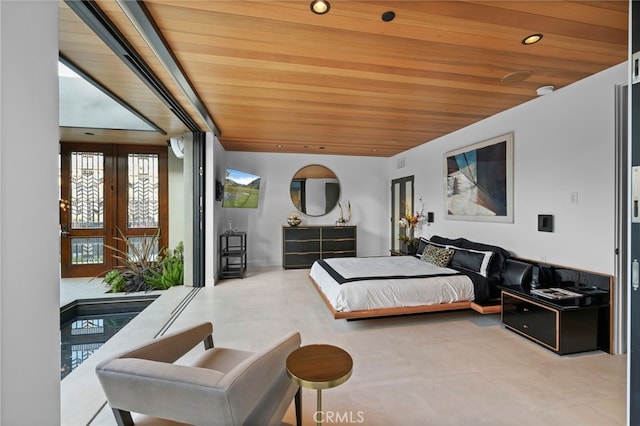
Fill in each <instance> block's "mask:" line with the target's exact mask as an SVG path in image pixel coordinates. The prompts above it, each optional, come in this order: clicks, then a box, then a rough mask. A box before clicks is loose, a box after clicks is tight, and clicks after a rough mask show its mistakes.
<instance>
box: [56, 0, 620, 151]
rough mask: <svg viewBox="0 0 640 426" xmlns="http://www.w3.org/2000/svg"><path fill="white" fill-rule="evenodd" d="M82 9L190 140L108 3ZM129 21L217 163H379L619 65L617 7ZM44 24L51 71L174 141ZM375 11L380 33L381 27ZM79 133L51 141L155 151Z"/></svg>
mask: <svg viewBox="0 0 640 426" xmlns="http://www.w3.org/2000/svg"><path fill="white" fill-rule="evenodd" d="M96 4H97V5H98V6H99V7H100V8H101V9H102V10H103V11H104V12H105V14H106V15H107V16H108V17H109V19H111V20H112V21H113V22H114V23H115V25H116V26H117V27H118V29H119V30H120V31H121V32H122V33H123V34H124V35H125V37H126V38H127V39H128V40H129V42H130V43H131V44H132V45H133V46H134V47H135V48H136V50H137V51H138V53H139V54H140V55H141V57H143V58H144V60H145V61H147V62H148V63H149V64H150V66H151V68H152V69H153V70H154V72H155V73H156V74H157V75H158V77H159V79H160V80H161V81H162V82H163V83H164V84H165V85H166V86H167V87H168V88H169V89H170V91H171V92H172V94H173V95H174V96H175V97H176V98H177V99H178V100H179V102H180V104H181V105H183V107H184V108H185V109H186V110H187V111H188V112H189V113H190V114H191V116H192V118H193V119H194V120H195V121H196V122H197V123H198V125H199V126H201V129H202V130H206V126H205V124H204V121H203V120H202V119H201V118H200V117H199V116H198V115H197V112H196V110H195V109H194V107H193V106H192V105H190V104H189V102H188V101H187V98H186V97H185V96H184V95H183V94H182V93H181V92H180V89H179V88H178V87H177V86H176V84H175V83H174V80H173V78H172V76H171V75H169V73H168V72H167V71H166V70H165V69H164V68H163V67H162V65H161V64H160V63H159V62H158V60H157V58H156V57H155V56H154V53H153V51H152V50H151V49H150V48H149V47H148V46H147V45H146V44H145V42H144V40H143V38H142V37H141V36H140V34H139V33H138V32H137V31H136V29H135V27H134V26H133V25H132V23H131V22H130V21H129V19H128V18H127V16H126V15H125V13H124V12H123V11H122V10H121V8H120V7H119V5H118V3H117V2H114V1H112V0H98V1H97V2H96ZM144 5H145V6H146V8H147V10H148V12H149V14H150V16H151V18H152V19H153V21H155V24H156V25H157V27H158V29H159V30H160V32H161V33H162V35H163V37H164V38H165V40H166V42H167V44H168V46H169V47H170V49H171V50H172V52H173V54H174V55H175V58H176V59H177V61H178V62H179V63H180V65H181V66H182V68H183V70H184V72H185V74H186V75H187V77H188V79H189V80H190V82H191V84H192V86H193V88H194V89H195V91H196V92H197V94H198V96H199V97H200V99H201V100H202V102H203V103H204V105H205V107H206V109H207V110H208V112H209V113H210V114H211V116H212V117H213V120H214V121H215V123H216V125H217V126H218V127H219V128H220V130H221V134H220V136H219V139H220V141H221V143H222V145H223V146H224V148H225V149H226V150H228V151H256V152H290V153H312V154H315V153H323V154H339V155H362V156H382V157H388V156H392V155H394V154H397V153H399V152H402V151H405V150H407V149H409V148H412V147H415V146H417V145H420V144H422V143H425V142H428V141H431V140H433V139H435V138H438V137H440V136H442V135H445V134H448V133H450V132H453V131H455V130H458V129H460V128H462V127H465V126H467V125H470V124H472V123H475V122H477V121H480V120H482V119H484V118H486V117H489V116H491V115H494V114H496V113H499V112H501V111H504V110H506V109H509V108H511V107H514V106H517V105H519V104H521V103H523V102H527V101H529V100H531V99H533V98H535V97H536V96H537V94H536V89H538V88H539V87H541V86H548V85H551V86H554V87H555V89H556V90H558V89H562V88H563V87H565V86H567V85H569V84H571V83H573V82H575V81H578V80H580V79H583V78H585V77H587V76H589V75H592V74H595V73H597V72H599V71H602V70H604V69H606V68H609V67H611V66H613V65H616V64H619V63H621V62H624V61H625V60H626V59H627V54H628V52H627V25H628V3H627V2H626V1H537V0H536V1H441V2H436V1H373V2H356V1H345V0H333V1H332V5H331V9H330V11H329V13H327V14H325V15H315V14H313V13H311V12H310V10H309V0H303V1H297V0H296V1H293V0H292V1H272V0H266V1H221V0H213V1H206V0H194V1H188V0H146V1H145V2H144ZM60 10H61V13H60V52H61V54H62V55H64V56H65V57H67V58H68V59H69V60H70V61H72V62H73V63H74V64H76V65H77V66H78V67H80V68H81V69H84V70H86V71H87V72H88V73H90V74H91V75H92V76H93V77H94V78H95V79H96V80H98V81H100V82H101V83H102V84H104V85H106V86H107V87H109V88H110V89H111V90H113V91H114V92H115V93H116V94H117V95H118V96H120V97H122V98H123V99H124V100H126V101H127V102H128V103H130V104H131V105H132V106H134V107H135V108H136V109H138V110H139V111H140V112H141V113H142V114H143V115H145V116H146V117H148V118H149V119H150V120H151V121H153V122H154V123H156V124H157V125H158V126H159V127H160V128H162V129H164V130H165V131H166V132H167V133H168V134H169V135H170V136H171V135H175V134H179V133H180V132H182V131H185V130H186V129H185V127H184V125H182V124H181V123H180V122H179V121H178V120H176V119H175V117H172V115H171V113H170V112H169V111H168V110H167V109H166V107H165V106H164V105H163V104H162V103H161V102H160V101H159V100H157V98H155V96H153V94H152V93H151V92H150V91H149V90H148V89H147V88H146V87H145V85H144V84H142V83H140V82H139V81H137V79H136V78H135V77H134V76H133V74H131V73H130V72H129V71H128V70H127V69H126V67H125V66H124V65H123V64H122V63H118V59H117V58H116V57H115V56H114V55H113V54H112V53H110V52H109V49H108V48H106V47H105V46H104V45H103V44H102V43H101V42H100V40H99V39H97V38H96V37H95V36H93V35H92V34H91V33H90V32H89V30H88V29H87V28H86V26H85V25H84V24H83V23H82V22H81V21H80V20H78V18H77V17H75V16H73V15H74V13H73V12H72V11H71V10H69V9H68V8H67V6H66V5H65V4H64V3H61V6H60ZM388 11H393V12H394V13H395V19H393V20H392V21H390V22H384V21H383V20H382V19H381V16H382V14H383V13H385V12H388ZM534 33H541V34H543V36H544V37H543V39H542V40H541V41H540V42H539V43H537V44H534V45H531V46H525V45H523V44H522V43H521V41H522V39H523V38H525V37H526V36H528V35H530V34H534ZM513 73H515V74H513ZM612 90H613V89H612ZM85 131H86V129H62V130H61V135H62V136H61V137H62V140H65V139H68V140H97V141H108V140H113V139H117V141H118V142H125V143H133V142H136V141H138V142H139V141H144V142H147V143H164V142H165V141H166V139H167V136H166V135H165V136H163V135H160V134H153V135H149V134H146V135H142V136H141V135H139V134H140V133H141V132H117V131H115V132H114V131H111V132H106V133H104V134H103V133H100V132H99V131H98V133H99V134H96V135H95V136H93V138H94V139H88V138H87V136H86V135H84V132H85ZM92 132H93V133H95V131H92ZM146 133H149V132H146Z"/></svg>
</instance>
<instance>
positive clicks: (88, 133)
mask: <svg viewBox="0 0 640 426" xmlns="http://www.w3.org/2000/svg"><path fill="white" fill-rule="evenodd" d="M84 134H85V135H87V136H95V135H96V134H95V133H91V132H84Z"/></svg>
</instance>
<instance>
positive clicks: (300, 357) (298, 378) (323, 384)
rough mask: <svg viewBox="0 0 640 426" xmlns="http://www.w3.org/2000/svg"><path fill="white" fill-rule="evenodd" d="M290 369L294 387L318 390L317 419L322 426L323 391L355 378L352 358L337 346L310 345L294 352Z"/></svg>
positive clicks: (290, 360)
mask: <svg viewBox="0 0 640 426" xmlns="http://www.w3.org/2000/svg"><path fill="white" fill-rule="evenodd" d="M286 365H287V374H288V375H289V377H290V378H291V380H292V381H293V382H294V383H296V384H297V385H298V386H301V387H303V388H307V389H317V391H318V397H317V411H316V414H315V417H316V423H317V424H318V425H320V424H322V414H321V411H322V389H329V388H333V387H336V386H339V385H341V384H343V383H344V382H346V381H347V379H348V378H349V377H351V371H352V369H353V359H352V358H351V355H349V354H348V353H347V351H345V350H344V349H341V348H338V347H337V346H332V345H307V346H302V347H300V348H298V349H296V350H295V351H293V352H291V354H289V356H288V357H287V363H286ZM318 415H320V416H321V417H320V418H318Z"/></svg>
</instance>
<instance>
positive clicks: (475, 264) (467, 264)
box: [449, 249, 485, 273]
mask: <svg viewBox="0 0 640 426" xmlns="http://www.w3.org/2000/svg"><path fill="white" fill-rule="evenodd" d="M484 256H485V255H484V253H475V252H472V251H467V250H455V249H454V251H453V258H452V259H451V263H449V265H450V266H452V267H456V268H462V269H467V270H469V271H473V272H476V273H480V269H481V268H482V261H483V260H484Z"/></svg>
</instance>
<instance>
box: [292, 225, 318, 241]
mask: <svg viewBox="0 0 640 426" xmlns="http://www.w3.org/2000/svg"><path fill="white" fill-rule="evenodd" d="M283 235H284V240H285V241H290V240H319V239H320V229H319V228H298V227H289V228H283Z"/></svg>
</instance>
